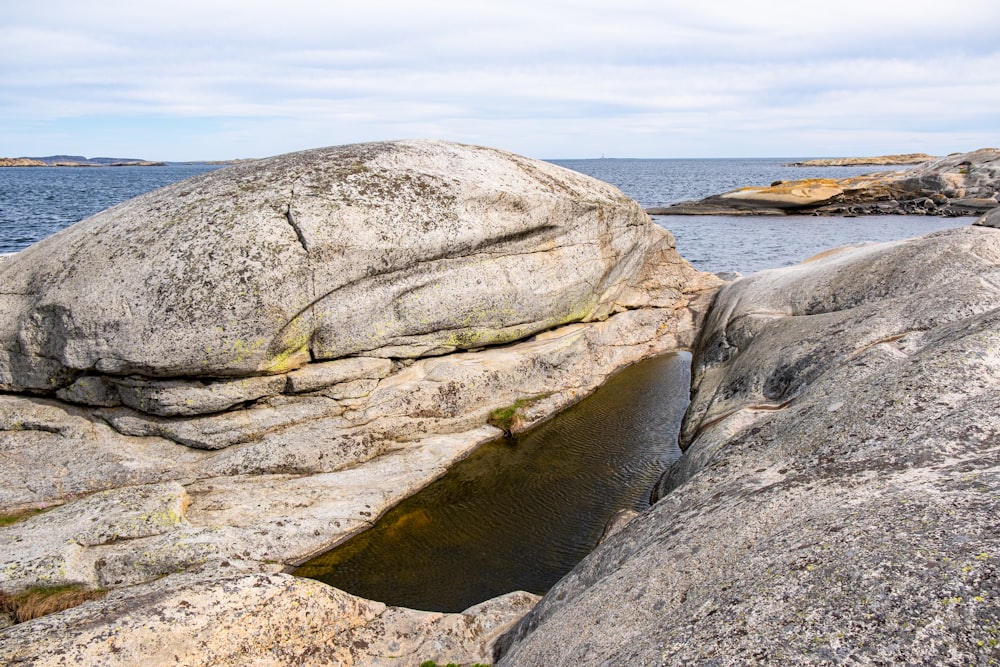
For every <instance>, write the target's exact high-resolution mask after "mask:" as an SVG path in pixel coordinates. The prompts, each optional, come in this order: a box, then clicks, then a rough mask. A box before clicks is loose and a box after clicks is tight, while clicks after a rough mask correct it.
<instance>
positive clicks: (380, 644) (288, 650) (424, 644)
mask: <svg viewBox="0 0 1000 667" xmlns="http://www.w3.org/2000/svg"><path fill="white" fill-rule="evenodd" d="M272 569H273V568H272ZM537 599H538V598H537V596H534V595H529V594H527V593H512V594H509V595H507V596H504V597H501V598H497V599H495V600H491V601H490V602H488V603H486V604H483V605H477V606H476V607H473V608H471V609H468V610H466V611H465V612H463V613H460V614H441V613H434V612H421V611H415V610H410V609H403V608H399V607H386V606H385V605H384V604H381V603H379V602H373V601H371V600H365V599H362V598H358V597H355V596H353V595H349V594H347V593H344V592H342V591H339V590H337V589H335V588H331V587H329V586H326V585H324V584H322V583H320V582H317V581H312V580H309V579H299V578H296V577H292V576H289V575H287V574H280V573H274V572H267V571H266V570H264V571H262V570H261V569H253V568H248V567H247V566H246V564H245V563H240V562H236V561H234V562H226V563H222V564H219V565H218V566H217V567H216V568H214V569H213V568H209V567H202V568H198V569H196V570H193V571H191V572H188V573H184V574H175V575H172V576H169V577H166V578H164V579H162V580H160V581H157V582H153V583H150V584H146V585H143V586H139V587H136V588H135V589H133V590H129V591H127V592H125V591H115V592H112V593H111V594H110V595H108V596H107V597H105V598H103V599H101V600H96V601H93V602H88V603H85V604H83V605H81V606H79V607H76V608H74V609H70V610H67V611H65V612H62V613H59V614H53V615H51V616H46V617H42V618H38V619H35V620H32V621H28V622H26V623H23V624H20V625H17V626H14V627H12V628H9V629H8V630H7V631H5V632H4V635H3V648H2V654H3V656H4V659H5V661H4V664H5V665H9V666H10V667H14V666H15V665H16V666H27V665H32V666H34V667H43V666H49V665H107V666H112V665H120V666H122V667H131V666H133V665H147V664H162V665H166V664H178V665H216V666H220V667H222V666H232V667H243V666H245V665H343V666H345V667H352V666H356V665H358V666H359V665H365V666H372V667H381V666H388V665H394V666H404V667H409V666H414V667H415V666H416V665H419V664H420V663H421V662H424V661H425V660H439V661H441V664H445V663H446V662H449V661H451V662H456V661H457V662H460V663H463V664H472V663H474V662H484V663H485V662H488V661H489V655H490V648H491V645H492V641H493V640H494V639H495V638H496V636H497V635H498V634H500V633H501V632H502V631H503V630H505V629H506V628H507V627H509V626H510V624H511V622H512V621H514V620H515V619H517V618H518V617H520V616H521V615H523V614H524V613H525V612H526V611H527V610H528V609H530V608H531V606H532V605H533V604H534V603H535V602H536V601H537ZM95 618H104V619H108V620H107V621H106V622H105V623H95V622H94V619H95Z"/></svg>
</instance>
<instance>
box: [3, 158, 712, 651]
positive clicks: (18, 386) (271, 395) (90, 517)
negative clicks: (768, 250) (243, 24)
mask: <svg viewBox="0 0 1000 667" xmlns="http://www.w3.org/2000/svg"><path fill="white" fill-rule="evenodd" d="M0 278H2V280H3V284H4V290H3V293H2V294H0V388H2V389H3V390H4V391H5V394H4V395H2V396H0V466H2V468H3V470H4V475H3V476H2V477H0V514H4V513H9V512H12V511H19V510H22V509H26V508H36V509H46V510H47V511H44V512H42V513H39V514H35V515H34V516H30V517H28V518H25V519H24V520H22V521H19V522H16V523H13V524H12V525H6V526H2V527H0V590H2V591H5V592H11V593H13V592H18V591H22V590H24V589H27V588H30V587H32V586H36V585H39V584H42V583H44V584H46V585H62V584H75V585H83V586H86V587H101V588H110V589H112V593H111V594H109V596H108V597H107V598H105V599H104V600H102V601H99V602H94V603H88V604H86V605H83V606H81V607H79V608H78V609H76V610H68V611H64V612H59V613H57V614H54V615H53V616H51V617H46V618H44V619H38V620H36V621H32V622H30V623H28V624H26V625H20V626H15V627H14V628H10V629H7V630H2V631H0V632H2V633H4V634H3V635H2V637H0V662H5V663H6V662H11V661H13V660H15V659H16V660H19V661H27V662H30V663H31V664H36V665H44V664H58V663H59V661H60V660H62V659H63V658H62V657H61V656H65V655H74V656H79V657H80V659H81V660H83V661H84V662H86V661H88V660H96V658H94V657H93V656H94V655H95V654H93V653H92V652H90V653H88V651H90V648H81V644H79V643H76V640H75V639H74V637H77V636H78V637H90V638H95V637H100V638H101V641H102V642H103V641H104V640H105V638H107V639H108V641H110V642H112V643H114V644H115V645H116V646H119V645H120V644H121V642H122V641H124V639H122V637H125V634H124V633H132V632H133V631H135V632H136V633H137V634H136V635H135V636H136V637H138V636H139V635H141V636H142V638H143V639H142V641H138V640H137V642H136V644H135V645H134V647H132V648H129V649H128V650H126V651H124V652H122V653H121V656H124V657H123V658H122V664H128V663H130V662H131V663H132V664H134V663H135V662H143V663H149V664H161V663H164V662H169V663H170V664H175V659H176V660H177V661H178V663H177V664H191V665H194V664H206V663H207V662H211V660H209V659H208V658H206V657H205V655H209V654H210V655H212V656H216V657H217V660H216V661H217V662H218V664H238V662H239V660H238V659H237V658H236V657H233V656H234V655H237V654H238V655H240V656H244V655H245V656H258V655H264V653H263V651H264V647H265V646H269V647H276V648H275V651H276V653H275V654H274V655H278V656H283V657H282V658H281V659H285V658H287V659H288V660H289V661H293V660H299V659H300V658H301V656H305V655H309V651H310V648H309V646H313V645H315V646H323V647H325V648H323V649H322V650H320V652H319V653H318V654H317V655H322V656H324V659H327V658H329V659H331V660H334V659H336V660H341V659H343V660H347V659H348V657H350V659H351V660H355V661H356V663H354V664H382V662H379V661H380V660H382V661H384V660H388V659H389V658H388V656H390V655H391V656H394V658H393V659H394V660H395V661H394V662H392V663H391V664H400V665H407V664H414V665H417V664H419V663H420V662H422V661H424V660H427V659H440V661H441V662H448V661H460V662H475V661H484V662H485V661H487V660H485V658H483V657H480V656H485V655H486V654H487V653H488V649H487V648H484V647H485V646H486V644H484V643H483V642H484V641H486V640H485V639H484V638H487V637H491V636H492V635H491V634H489V632H487V629H486V626H485V625H483V624H482V623H485V621H483V622H482V623H480V621H472V620H468V619H465V620H462V619H456V618H452V617H450V616H448V617H441V616H440V615H437V616H436V617H434V618H437V619H438V620H433V619H432V618H431V617H430V616H420V615H419V614H417V612H413V613H412V614H411V613H410V612H408V611H406V610H390V611H386V612H385V613H383V612H382V611H377V612H371V613H372V614H374V616H372V618H371V619H369V620H371V623H368V621H365V622H364V623H363V624H362V625H363V626H364V628H365V629H364V631H363V632H362V631H361V630H358V631H357V632H355V631H354V630H352V631H351V632H346V631H345V632H343V633H340V634H338V633H339V632H340V631H337V630H335V629H332V628H334V626H330V627H329V628H328V629H325V630H324V629H323V627H325V626H326V621H325V620H324V619H334V618H340V617H339V616H337V614H338V613H340V612H338V611H337V610H338V609H340V607H342V606H343V605H342V604H341V603H342V599H341V597H339V596H340V594H339V592H335V591H332V589H328V588H327V587H325V585H323V584H318V583H316V582H309V583H303V582H299V581H296V580H294V579H290V578H289V579H285V578H279V579H275V578H274V577H276V576H277V575H275V574H274V573H275V572H276V571H277V570H280V569H282V568H284V567H292V566H295V565H297V564H299V563H301V562H303V561H305V560H307V559H308V558H310V557H311V556H313V555H315V554H317V553H321V552H323V551H325V550H327V549H329V548H330V547H331V546H333V545H334V544H335V543H337V542H340V541H342V540H344V539H346V538H347V537H349V536H350V535H353V534H355V533H357V532H359V531H361V530H364V529H365V528H366V527H367V526H369V525H370V524H371V523H372V522H373V521H375V520H376V519H377V518H378V517H379V516H380V515H381V514H382V513H383V512H385V511H386V510H387V509H388V508H389V507H391V506H392V505H394V504H396V503H398V502H399V501H400V500H402V499H403V498H405V497H406V496H408V495H410V494H411V493H413V492H414V491H416V490H418V489H419V488H422V487H423V486H425V485H426V484H428V483H430V482H431V481H433V480H434V479H436V478H437V477H439V476H440V475H442V474H443V473H444V471H445V470H446V469H447V467H448V466H449V465H450V464H451V463H452V462H454V461H455V460H457V459H458V458H461V457H462V456H465V455H466V454H467V453H468V452H469V451H470V450H471V449H472V448H474V447H476V446H477V445H478V444H480V443H482V442H484V441H486V440H489V439H493V438H496V437H498V436H499V435H500V434H501V431H500V430H499V429H497V428H495V427H493V426H489V425H488V424H487V420H488V419H489V416H490V413H491V412H492V411H494V410H496V409H498V408H502V407H507V406H511V405H515V404H517V402H518V400H519V399H525V398H528V397H533V398H536V399H538V400H537V401H535V402H534V403H533V404H532V406H531V408H530V410H526V411H525V414H524V415H522V417H523V423H524V426H525V427H527V426H528V425H530V424H531V423H534V422H537V421H538V420H541V419H544V418H547V417H548V416H551V415H552V414H553V413H555V412H556V411H558V410H559V409H561V408H564V407H566V406H568V405H570V404H571V403H573V402H575V401H577V400H579V399H580V398H581V397H583V396H584V395H586V394H588V393H589V392H591V391H593V390H594V389H595V388H596V387H597V386H599V385H600V384H601V383H602V382H603V381H604V380H605V379H606V378H607V377H608V376H609V375H611V374H612V373H613V372H615V371H616V370H618V369H620V368H622V367H624V366H626V365H628V364H631V363H633V362H635V361H638V360H640V359H643V358H646V357H649V356H652V355H655V354H659V353H663V352H667V351H672V350H676V349H679V348H683V347H688V346H690V345H691V344H692V343H693V340H694V336H695V334H696V331H697V329H698V326H699V323H700V320H701V318H702V317H703V316H704V313H705V312H706V310H707V307H708V303H709V302H710V300H711V298H712V296H713V294H714V292H715V290H716V289H717V288H718V286H719V285H720V284H721V283H722V281H721V280H720V279H718V278H717V277H715V276H712V275H709V274H704V273H700V272H698V271H695V270H693V269H692V268H691V267H690V265H689V264H688V263H687V262H685V261H684V260H683V259H682V258H681V257H680V256H679V255H678V254H677V252H676V251H675V249H674V240H673V237H672V236H671V235H670V234H669V232H666V231H665V230H663V229H661V228H659V227H658V226H656V225H654V224H653V223H652V221H651V220H650V219H649V218H648V216H646V215H645V214H644V213H643V212H642V211H641V210H640V209H639V207H638V205H637V204H636V203H635V202H633V201H631V200H630V199H628V198H627V197H625V196H624V195H622V194H621V193H620V192H619V191H618V190H616V189H614V188H613V187H611V186H609V185H607V184H605V183H601V182H599V181H596V180H594V179H591V178H589V177H586V176H583V175H580V174H578V173H575V172H571V171H568V170H565V169H562V168H559V167H556V166H554V165H551V164H548V163H543V162H538V161H534V160H529V159H527V158H522V157H519V156H516V155H512V154H509V153H505V152H502V151H497V150H493V149H487V148H478V147H472V146H462V145H458V144H452V143H447V142H440V141H405V142H390V143H379V144H364V145H357V146H346V147H337V148H329V149H320V150H315V151H306V152H303V153H295V154H291V155H286V156H279V157H276V158H270V159H267V160H262V161H259V162H255V163H246V164H240V165H238V166H235V167H232V168H229V169H225V170H220V171H216V172H212V173H210V174H205V175H202V176H199V177H196V178H194V179H191V180H188V181H184V182H181V183H177V184H175V185H172V186H169V187H167V188H164V189H162V190H159V191H156V192H153V193H149V194H147V195H143V196H141V197H139V198H137V199H135V200H132V201H129V202H126V203H124V204H121V205H119V206H117V207H115V208H113V209H109V210H108V211H105V212H103V213H101V214H98V215H97V216H94V217H92V218H90V219H88V220H85V221H83V222H81V223H78V224H77V225H75V226H73V227H71V228H69V229H67V230H65V231H63V232H61V233H59V234H57V235H55V236H53V237H51V238H49V239H46V240H45V241H42V242H41V243H39V244H36V245H35V246H32V247H31V248H29V249H27V250H25V251H23V252H21V253H18V254H17V255H15V256H12V257H10V258H8V259H6V260H4V261H3V262H0ZM52 507H56V509H51V508H52ZM237 563H240V564H241V565H240V568H241V571H246V572H251V573H255V574H254V576H258V574H260V573H261V572H263V573H264V574H265V575H266V577H267V578H266V580H264V579H254V580H252V581H251V579H247V578H246V577H243V576H242V575H240V576H241V577H242V578H240V579H239V582H237V583H232V582H231V581H230V579H229V577H230V576H231V575H230V574H229V573H228V572H227V569H226V568H228V567H235V564H237ZM227 564H228V565H227ZM192 569H196V570H198V571H199V572H202V574H199V575H198V576H199V580H198V581H199V583H198V584H197V588H198V589H199V590H203V591H204V593H203V596H202V597H199V598H198V602H197V604H195V602H194V600H193V599H189V598H187V597H186V596H187V593H184V594H183V595H180V596H179V597H178V596H177V595H175V594H174V593H170V594H169V595H168V594H167V593H166V592H165V590H166V589H165V587H167V586H168V584H163V586H162V587H160V586H159V585H158V584H157V583H156V582H157V581H160V580H162V581H164V582H171V581H176V582H178V583H182V581H181V580H180V579H174V577H182V576H187V575H184V574H181V573H184V572H190V571H191V570H192ZM161 578H162V579H161ZM247 582H249V583H247ZM255 582H256V583H255ZM258 588H259V589H261V590H256V589H258ZM185 590H186V589H185ZM268 590H273V591H274V595H275V598H274V599H275V600H278V599H279V598H280V603H281V604H278V605H276V606H275V607H274V608H273V609H271V608H269V607H268V604H269V603H268V602H267V601H265V600H264V598H261V597H260V594H262V593H264V592H266V591H268ZM191 595H194V593H191ZM246 595H250V598H252V599H250V598H246V604H244V598H245V597H246ZM265 597H266V596H265ZM328 598H329V600H327V599H328ZM268 599H271V598H268ZM519 599H521V600H522V602H519V603H518V604H516V605H511V606H509V608H506V607H505V609H507V611H504V612H503V613H499V612H497V611H496V609H494V610H493V611H490V612H489V614H492V615H493V616H492V617H495V619H494V621H490V623H491V624H492V625H490V626H489V627H490V628H496V627H499V625H498V623H499V621H498V620H496V619H499V618H501V617H502V619H503V622H505V623H506V622H508V621H511V620H513V618H514V617H515V616H516V615H518V614H520V613H523V611H524V610H525V608H526V607H525V606H524V604H522V603H523V599H522V598H519ZM184 601H187V602H188V603H190V604H192V605H194V607H196V613H195V612H191V614H190V615H188V614H187V612H184V613H182V614H181V615H182V616H184V618H183V619H180V620H179V618H178V617H177V615H176V614H175V613H174V612H172V611H167V610H168V609H173V608H174V607H176V606H178V605H181V604H182V602H184ZM133 602H134V604H133ZM299 603H301V605H300V606H296V605H297V604H299ZM344 604H347V603H344ZM498 604H499V603H498ZM315 605H318V606H315ZM338 605H339V606H338ZM352 605H353V606H357V605H361V607H364V608H365V609H368V610H369V611H370V610H371V609H374V608H375V607H377V606H378V603H374V602H369V601H360V602H358V601H356V600H354V601H350V602H349V604H348V606H352ZM372 605H374V607H373V606H372ZM501 606H502V605H501ZM194 607H193V608H194ZM244 608H246V609H250V610H251V611H248V612H246V613H245V614H243V612H240V611H238V610H242V609H244ZM352 608H353V607H352ZM234 610H237V611H234ZM290 610H291V611H290ZM310 610H312V611H310ZM369 611H365V613H366V614H368V613H369ZM286 612H288V613H290V614H292V616H293V617H294V618H293V619H291V620H289V623H288V624H285V625H280V627H279V630H280V631H279V632H278V633H277V635H274V637H276V638H272V632H271V629H273V628H272V626H273V625H274V624H275V623H278V621H277V620H276V619H277V617H278V616H280V615H282V614H284V613H286ZM314 612H315V616H314V618H316V619H320V621H322V622H320V623H319V625H313V624H312V623H313V621H311V620H309V619H308V618H306V617H305V616H303V615H309V614H313V613H314ZM234 613H239V614H243V615H242V616H240V618H241V622H240V623H239V624H237V625H234V624H233V623H232V619H231V616H232V615H233V614H234ZM483 613H486V612H483ZM413 614H417V615H413ZM366 618H367V617H366ZM428 619H430V620H428ZM448 619H451V620H448ZM181 620H182V621H183V622H181ZM390 620H391V622H390ZM175 622H178V623H179V625H177V627H176V628H175V627H174V623H175ZM338 622H339V621H338ZM345 622H346V621H345ZM352 623H353V621H352ZM192 624H194V625H192ZM214 625H218V627H219V629H218V631H216V629H212V628H213V626H214ZM334 625H335V624H334ZM140 626H141V627H142V628H143V629H142V631H141V632H140V631H139V630H138V629H137V628H139V627H140ZM195 626H197V627H195ZM418 626H419V628H422V629H420V630H419V632H417V631H416V630H414V632H415V633H416V634H417V635H419V637H431V636H433V637H434V639H433V640H429V641H430V642H431V643H429V644H427V643H425V644H420V647H421V648H420V651H417V650H416V649H415V648H414V649H413V651H411V652H409V653H407V652H406V651H403V650H402V649H398V646H397V648H391V646H396V645H397V644H399V645H400V646H401V645H403V644H402V643H400V642H402V637H403V636H404V635H406V632H404V630H403V628H405V627H418ZM275 627H277V626H275ZM358 627H361V626H358ZM226 628H228V630H226ZM433 628H437V630H434V629H433ZM292 629H294V632H293V631H292ZM286 630H288V631H287V632H286ZM300 631H301V633H302V635H301V636H294V637H293V635H295V634H296V633H298V632H300ZM227 632H232V633H235V635H234V637H233V638H232V642H233V643H232V646H231V647H227V646H226V635H227ZM359 632H360V633H361V634H358V633H359ZM490 632H492V630H490ZM38 633H42V634H44V635H45V637H46V639H45V641H44V642H41V641H38V639H39V636H38ZM240 633H245V634H240ZM421 633H423V634H421ZM435 633H436V634H435ZM454 633H458V634H454ZM461 633H467V636H466V635H462V634H461ZM237 635H238V636H237ZM446 635H447V637H458V639H456V640H455V642H457V643H454V647H456V648H454V650H452V649H451V648H448V647H449V646H451V644H448V641H451V640H450V639H449V640H446V639H444V637H445V636H446ZM407 636H408V635H407ZM253 637H259V638H260V639H259V640H256V639H254V638H253ZM392 637H399V638H400V640H399V642H395V640H392V639H390V638H392ZM462 637H465V638H464V639H463V638H462ZM190 638H199V639H198V640H197V641H198V642H201V643H200V644H199V646H203V647H211V651H207V652H206V653H204V654H202V653H201V651H200V649H199V651H194V650H193V649H192V650H189V649H190V646H188V645H187V644H185V643H184V642H187V641H188V640H189V639H190ZM81 641H83V640H81ZM94 641H97V640H96V639H94ZM407 641H410V640H407ZM414 641H416V640H414ZM420 641H423V640H422V639H421V640H420ZM473 641H475V642H478V643H476V644H475V645H476V646H477V647H478V648H476V649H475V651H477V652H478V653H476V652H473V653H470V652H469V651H468V650H466V649H467V648H468V647H469V646H470V645H471V644H469V642H473ZM345 642H348V643H350V642H354V644H351V645H353V646H355V648H357V647H358V646H360V644H359V642H360V643H365V644H367V645H370V646H372V647H377V650H376V648H372V650H371V651H368V652H367V653H366V652H365V651H362V650H357V651H355V650H354V649H350V647H349V646H348V644H345ZM380 642H381V643H380ZM394 642H395V643H394ZM431 647H436V648H435V649H434V650H433V651H432V650H431ZM317 650H319V649H317ZM397 650H399V651H401V653H396V651H397ZM407 650H409V649H407ZM227 651H230V653H227ZM232 651H236V653H232ZM338 651H340V652H338ZM435 651H437V652H435ZM484 651H485V653H484ZM331 656H333V657H331ZM358 656H366V657H364V658H363V659H362V658H359V657H358ZM215 659H216V658H213V660H215ZM213 664H215V663H213ZM344 664H352V663H349V662H345V663H344Z"/></svg>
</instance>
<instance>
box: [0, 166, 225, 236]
mask: <svg viewBox="0 0 1000 667" xmlns="http://www.w3.org/2000/svg"><path fill="white" fill-rule="evenodd" d="M218 168H219V167H218V165H207V164H184V165H180V164H178V165H167V166H163V167H3V168H0V253H8V252H16V251H18V250H23V249H24V248H27V247H28V246H29V245H31V244H32V243H35V242H36V241H40V240H42V239H43V238H45V237H46V236H51V235H52V234H55V233H56V232H58V231H59V230H61V229H63V228H65V227H68V226H69V225H72V224H73V223H74V222H79V221H80V220H83V219H84V218H87V217H89V216H91V215H94V214H95V213H99V212H100V211H103V210H104V209H106V208H111V207H112V206H114V205H115V204H120V203H121V202H123V201H125V200H126V199H131V198H132V197H136V196H138V195H141V194H142V193H144V192H149V191H150V190H155V189H156V188H160V187H163V186H164V185H169V184H171V183H174V182H176V181H181V180H184V179H185V178H189V177H191V176H195V175H197V174H201V173H204V172H206V171H211V170H213V169H218Z"/></svg>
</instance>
